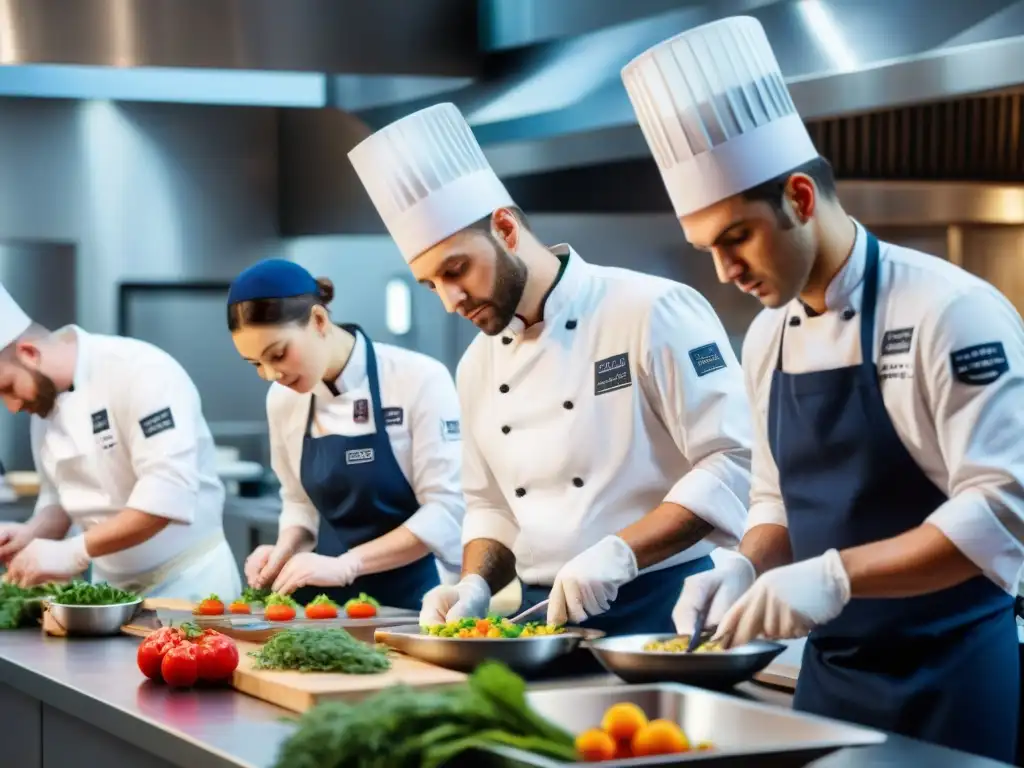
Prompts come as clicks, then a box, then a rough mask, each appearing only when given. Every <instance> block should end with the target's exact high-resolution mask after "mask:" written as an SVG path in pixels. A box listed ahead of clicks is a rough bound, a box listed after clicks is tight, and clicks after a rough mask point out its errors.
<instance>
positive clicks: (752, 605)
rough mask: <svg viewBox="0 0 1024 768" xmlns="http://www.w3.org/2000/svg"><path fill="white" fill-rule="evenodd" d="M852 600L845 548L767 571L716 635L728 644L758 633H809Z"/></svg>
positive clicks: (784, 636)
mask: <svg viewBox="0 0 1024 768" xmlns="http://www.w3.org/2000/svg"><path fill="white" fill-rule="evenodd" d="M848 602H850V577H849V576H848V575H847V573H846V569H845V568H844V567H843V561H842V558H840V557H839V552H837V551H836V550H834V549H830V550H829V551H828V552H826V553H825V554H823V555H819V556H818V557H812V558H811V559H810V560H804V561H802V562H799V563H793V564H792V565H786V566H783V567H781V568H775V569H774V570H771V571H768V572H766V573H764V574H762V575H761V577H760V578H759V579H758V580H757V581H756V582H754V586H752V587H751V588H750V589H749V590H747V593H746V594H745V595H743V597H741V598H740V600H739V601H738V602H737V603H736V605H734V606H733V607H732V608H731V609H730V610H729V612H728V613H727V614H726V615H725V618H723V619H722V622H721V624H719V626H718V631H717V632H716V633H715V637H714V638H713V639H715V640H719V641H722V642H723V643H724V644H725V645H727V646H728V647H735V646H739V645H743V644H745V643H749V642H750V641H751V640H753V639H755V638H758V637H767V638H771V639H788V638H795V637H803V636H804V635H806V634H807V633H808V632H810V631H811V630H812V629H814V628H815V627H819V626H821V625H822V624H826V623H828V622H829V621H832V619H834V618H836V617H837V616H838V615H839V614H840V613H842V610H843V608H844V607H845V606H846V604H847V603H848Z"/></svg>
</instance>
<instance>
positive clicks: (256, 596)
mask: <svg viewBox="0 0 1024 768" xmlns="http://www.w3.org/2000/svg"><path fill="white" fill-rule="evenodd" d="M268 597H270V590H269V589H255V588H253V587H246V588H245V589H243V590H242V596H241V598H239V600H240V601H241V602H243V603H265V602H267V598H268Z"/></svg>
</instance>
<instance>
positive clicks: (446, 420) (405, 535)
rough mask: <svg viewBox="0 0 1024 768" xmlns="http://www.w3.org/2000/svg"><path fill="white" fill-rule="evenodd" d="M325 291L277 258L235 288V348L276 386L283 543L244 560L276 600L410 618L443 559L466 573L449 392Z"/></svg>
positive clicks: (426, 364)
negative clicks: (370, 603) (332, 309)
mask: <svg viewBox="0 0 1024 768" xmlns="http://www.w3.org/2000/svg"><path fill="white" fill-rule="evenodd" d="M333 295H334V288H333V286H332V285H331V282H330V281H329V280H327V279H326V278H320V279H314V278H313V276H312V275H310V274H309V272H307V271H306V270H305V269H303V268H302V267H300V266H299V265H297V264H295V263H293V262H290V261H285V260H280V259H269V260H266V261H262V262H260V263H258V264H256V265H255V266H253V267H250V268H249V269H247V270H246V271H245V272H243V273H242V274H241V275H239V276H238V277H237V278H236V279H235V281H234V283H232V285H231V290H230V293H229V297H228V328H229V329H230V331H231V337H232V340H233V341H234V343H235V347H236V348H237V349H238V353H239V354H240V355H241V356H242V357H243V358H245V359H246V360H247V361H249V362H250V363H252V364H253V365H254V366H256V369H257V371H258V372H259V374H260V376H262V377H263V378H264V379H266V380H268V381H271V382H273V384H272V385H271V387H270V391H269V392H268V394H267V417H268V421H269V423H270V446H271V463H272V465H273V469H274V472H275V473H276V474H277V477H278V480H279V481H280V483H281V502H282V509H281V518H280V523H279V532H278V539H277V543H276V544H275V545H273V546H268V545H265V546H261V547H258V548H257V549H256V550H255V551H254V552H253V553H252V554H251V555H250V556H249V558H248V560H247V561H246V564H245V573H246V578H247V579H248V580H249V583H250V584H251V585H253V586H256V587H268V586H272V587H273V589H274V591H277V592H283V593H291V592H293V591H295V590H297V589H300V588H308V589H303V590H302V591H301V592H299V593H297V599H299V600H308V599H309V597H310V596H312V595H314V594H317V593H320V592H326V593H327V594H328V595H330V596H331V597H332V598H333V599H334V600H336V601H339V602H340V601H344V600H347V599H348V598H349V597H350V596H354V595H358V594H359V593H360V592H365V593H367V594H368V595H370V596H372V597H374V598H375V599H377V600H378V601H379V602H380V603H381V604H383V605H390V606H394V607H399V608H408V609H412V610H418V609H419V607H420V602H421V600H422V598H423V595H424V593H426V592H427V591H428V590H429V589H431V588H432V587H434V586H436V585H437V584H438V583H439V567H438V562H437V561H440V569H441V572H442V573H443V574H445V575H446V576H447V574H449V573H450V574H451V575H452V576H453V577H454V576H457V574H458V569H459V564H460V563H461V553H460V537H461V529H462V517H463V514H464V503H463V500H462V489H461V486H460V481H459V475H460V472H461V445H460V442H459V438H460V431H459V405H458V397H457V395H456V393H455V385H454V382H453V381H452V377H451V374H449V373H448V370H447V369H446V368H445V367H444V366H443V365H442V364H441V363H439V362H437V361H436V360H433V359H432V358H429V357H427V356H426V355H422V354H419V353H417V352H411V351H409V350H405V349H401V348H398V347H393V346H390V345H388V344H374V343H373V342H372V341H371V340H370V338H369V337H368V336H367V335H366V334H365V333H364V332H363V331H362V330H361V329H360V328H359V327H358V326H356V325H335V324H334V323H333V322H331V319H330V316H329V315H328V312H327V306H328V304H330V301H331V299H332V297H333ZM435 558H436V560H435ZM314 587H315V588H316V589H313V588H314ZM323 587H327V588H328V589H321V588H323Z"/></svg>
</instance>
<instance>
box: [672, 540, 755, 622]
mask: <svg viewBox="0 0 1024 768" xmlns="http://www.w3.org/2000/svg"><path fill="white" fill-rule="evenodd" d="M711 559H712V560H714V561H715V567H714V568H712V569H711V570H710V571H703V572H701V573H696V574H694V575H693V576H690V577H689V578H688V579H687V580H686V581H685V582H683V591H682V594H680V595H679V600H678V601H676V607H675V608H673V609H672V621H673V623H674V624H675V625H676V632H678V633H679V634H680V635H692V634H693V630H694V627H695V626H696V624H697V614H698V613H700V611H701V609H702V608H704V606H706V605H708V604H709V603H710V608H709V609H708V617H707V619H706V620H705V622H704V626H705V627H707V628H709V629H710V628H712V627H717V626H718V625H719V624H721V623H722V619H723V618H724V617H725V613H726V611H728V610H729V609H730V608H731V607H732V606H733V603H735V602H736V601H737V600H739V599H740V597H741V596H742V595H743V593H744V592H746V591H747V590H748V589H750V587H751V586H752V585H753V583H754V580H755V579H756V578H757V572H756V571H755V570H754V565H753V563H751V562H750V561H749V560H748V559H747V558H746V557H744V556H743V555H741V554H740V553H739V552H734V551H733V550H731V549H716V550H715V551H714V552H712V553H711Z"/></svg>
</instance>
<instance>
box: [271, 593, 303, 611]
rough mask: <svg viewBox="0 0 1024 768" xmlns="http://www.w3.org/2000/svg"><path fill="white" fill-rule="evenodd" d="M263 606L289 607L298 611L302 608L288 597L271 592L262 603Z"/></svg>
mask: <svg viewBox="0 0 1024 768" xmlns="http://www.w3.org/2000/svg"><path fill="white" fill-rule="evenodd" d="M263 604H264V605H290V606H291V607H292V608H294V609H295V610H298V609H299V608H301V607H302V606H301V605H299V604H298V603H297V602H295V600H293V599H292V597H291V596H290V595H281V594H278V593H277V592H271V593H270V595H269V596H268V597H267V599H266V600H264V601H263Z"/></svg>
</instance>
